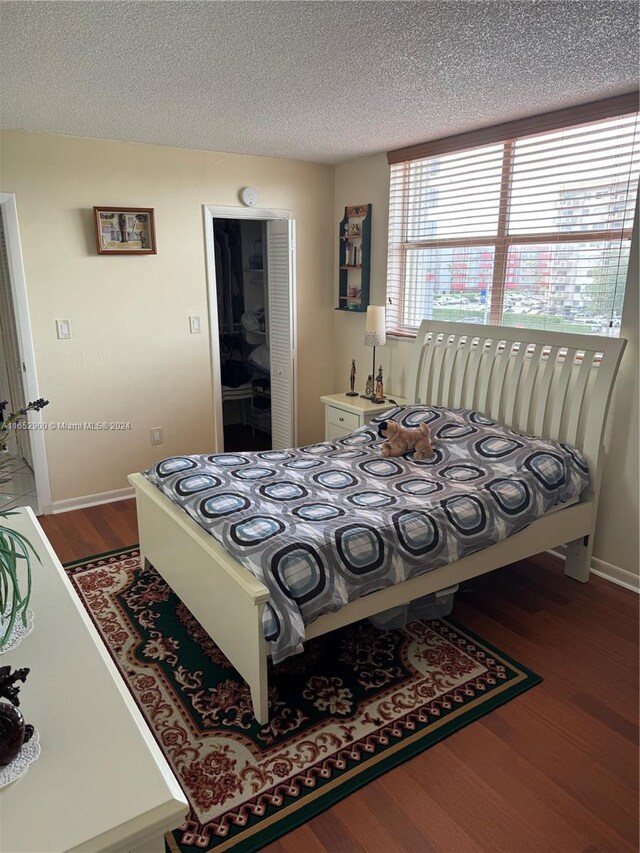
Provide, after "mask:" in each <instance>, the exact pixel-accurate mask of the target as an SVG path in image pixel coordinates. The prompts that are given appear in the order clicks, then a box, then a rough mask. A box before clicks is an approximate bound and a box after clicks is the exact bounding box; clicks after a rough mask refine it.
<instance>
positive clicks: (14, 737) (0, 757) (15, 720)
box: [0, 666, 34, 767]
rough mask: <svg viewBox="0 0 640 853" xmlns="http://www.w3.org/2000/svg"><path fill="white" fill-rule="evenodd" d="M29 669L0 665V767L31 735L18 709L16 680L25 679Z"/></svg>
mask: <svg viewBox="0 0 640 853" xmlns="http://www.w3.org/2000/svg"><path fill="white" fill-rule="evenodd" d="M27 675H29V670H28V669H27V668H26V667H23V668H22V669H16V670H14V671H13V672H11V667H10V666H0V700H1V699H6V700H7V701H6V702H2V701H0V767H5V766H6V765H7V764H10V763H11V762H12V761H13V760H14V758H15V757H16V756H17V755H18V753H19V752H20V750H21V749H22V746H23V744H25V743H28V742H29V741H30V740H31V738H32V737H33V732H34V728H33V726H31V725H28V724H25V721H24V717H23V716H22V714H21V713H20V711H19V710H18V706H19V705H20V699H19V698H18V693H19V692H20V688H19V687H18V686H17V684H16V682H17V681H22V682H23V683H24V682H25V681H26V680H27Z"/></svg>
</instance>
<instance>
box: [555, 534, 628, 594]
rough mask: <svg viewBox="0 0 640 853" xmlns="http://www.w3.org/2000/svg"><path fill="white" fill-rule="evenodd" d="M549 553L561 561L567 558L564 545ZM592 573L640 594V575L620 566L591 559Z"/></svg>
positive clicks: (595, 558)
mask: <svg viewBox="0 0 640 853" xmlns="http://www.w3.org/2000/svg"><path fill="white" fill-rule="evenodd" d="M549 553H550V554H553V556H554V557H558V558H559V559H561V560H564V559H565V557H566V549H565V546H564V545H559V546H558V547H557V548H554V549H552V550H551V551H549ZM591 571H592V572H593V574H594V575H598V577H599V578H604V579H605V580H606V581H611V583H615V584H617V585H618V586H623V587H624V588H625V589H630V590H631V591H632V592H635V593H638V594H640V575H635V574H634V573H633V572H630V571H628V570H627V569H622V568H620V566H614V565H613V563H607V562H606V560H599V559H598V558H597V557H592V558H591Z"/></svg>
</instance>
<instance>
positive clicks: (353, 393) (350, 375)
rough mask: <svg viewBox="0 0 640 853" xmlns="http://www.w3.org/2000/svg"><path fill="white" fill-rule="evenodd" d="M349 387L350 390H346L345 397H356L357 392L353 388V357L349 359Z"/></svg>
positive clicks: (354, 361) (354, 370) (354, 380)
mask: <svg viewBox="0 0 640 853" xmlns="http://www.w3.org/2000/svg"><path fill="white" fill-rule="evenodd" d="M349 387H350V390H349V391H347V393H346V395H345V396H346V397H357V396H358V392H357V391H355V390H354V389H355V387H356V360H355V358H352V359H351V372H350V374H349Z"/></svg>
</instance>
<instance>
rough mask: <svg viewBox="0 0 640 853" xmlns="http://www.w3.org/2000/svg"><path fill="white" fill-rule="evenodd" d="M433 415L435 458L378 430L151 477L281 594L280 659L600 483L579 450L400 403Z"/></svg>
mask: <svg viewBox="0 0 640 853" xmlns="http://www.w3.org/2000/svg"><path fill="white" fill-rule="evenodd" d="M385 417H386V418H387V419H389V418H393V419H394V420H397V421H399V422H400V423H401V424H402V425H403V426H407V427H415V426H416V425H417V424H419V423H420V422H421V421H427V422H428V423H429V425H430V427H431V437H432V441H433V445H434V450H435V455H434V456H433V457H432V458H431V459H428V460H423V461H421V462H418V461H415V460H413V459H412V454H409V455H408V456H407V457H401V458H397V459H384V458H382V457H381V456H380V445H381V444H382V439H380V438H379V437H378V431H377V423H376V422H372V424H370V425H369V426H365V427H361V428H360V429H358V430H356V431H355V432H353V433H351V434H350V435H348V436H345V437H344V438H342V439H340V440H338V441H335V442H333V443H329V442H323V443H321V444H313V445H309V446H307V447H301V448H298V449H293V450H273V451H264V452H261V453H226V454H214V455H201V456H175V457H171V458H169V459H164V460H163V461H162V462H159V463H158V464H157V465H155V466H153V467H152V468H150V469H149V470H148V471H146V472H145V476H146V477H147V478H148V479H149V480H150V481H151V482H153V483H155V484H156V485H157V486H158V488H160V489H161V490H162V492H163V493H164V494H165V495H167V496H168V497H169V498H170V499H171V500H172V501H173V502H174V503H176V504H178V505H179V506H180V507H182V508H183V509H184V510H185V511H186V512H187V513H188V514H189V515H190V516H191V517H192V518H194V519H195V520H196V521H197V522H198V524H200V525H201V526H202V527H203V528H204V529H205V530H207V531H209V532H210V533H211V534H212V535H213V536H215V538H216V539H217V540H218V541H219V542H221V543H222V545H223V546H224V547H225V548H226V549H227V550H228V551H230V552H231V553H232V554H233V556H234V557H235V558H236V559H237V560H239V562H241V563H242V564H243V565H244V566H246V567H247V568H248V569H249V570H250V571H251V572H252V573H253V574H254V575H255V576H256V577H257V578H259V579H260V580H261V581H262V582H263V583H264V584H265V585H266V586H267V587H268V588H269V590H270V592H271V601H270V603H269V604H268V605H267V607H266V608H265V618H264V632H265V637H266V638H267V640H268V642H269V649H270V652H271V655H272V658H273V660H274V662H276V663H277V662H278V661H281V660H283V659H284V658H286V657H288V656H289V655H291V654H293V653H294V652H295V651H297V650H299V648H298V647H299V645H300V644H301V643H302V641H303V640H304V637H305V625H306V624H309V623H310V622H312V621H313V620H314V619H316V618H317V617H318V616H320V615H321V614H323V613H328V612H331V611H335V610H338V609H340V608H341V607H343V606H344V605H345V604H346V603H347V602H349V601H352V600H354V599H356V598H359V597H360V596H363V595H367V594H368V593H370V592H374V591H376V590H379V589H382V588H384V587H387V586H390V585H391V584H395V583H400V582H401V581H405V580H408V579H409V578H411V577H414V576H415V575H419V574H422V573H423V572H428V571H431V570H432V569H436V568H438V567H439V566H443V565H445V564H447V563H451V562H453V561H454V560H458V559H460V558H461V557H464V556H466V555H467V554H471V553H472V552H474V551H478V550H480V549H481V548H485V547H487V546H488V545H492V544H494V543H496V542H499V541H501V540H503V539H506V538H507V537H508V536H511V535H512V534H514V533H516V532H518V531H519V530H522V528H524V527H526V526H527V525H528V524H530V523H531V522H532V521H534V520H535V519H536V518H539V517H540V516H541V515H543V514H544V513H545V512H547V511H549V510H550V509H552V508H553V507H554V505H556V504H559V503H566V502H567V501H569V500H571V499H573V498H576V497H577V496H579V495H580V493H581V492H582V491H583V490H584V489H585V487H586V486H587V485H588V483H589V473H588V469H587V464H586V462H585V460H584V458H583V457H582V456H581V454H580V453H579V452H578V451H577V450H575V449H574V448H572V447H570V446H568V445H564V444H559V443H558V442H555V441H550V440H542V439H537V438H532V437H530V436H523V435H521V434H519V433H516V432H514V431H512V430H510V429H507V428H506V427H503V426H500V425H498V424H496V423H494V422H493V421H490V420H488V419H486V418H485V417H483V416H482V415H481V414H479V413H477V412H473V411H468V410H462V409H458V410H450V409H443V408H434V407H428V406H408V407H398V408H395V409H393V410H391V411H389V412H387V413H386V415H383V416H382V417H381V418H380V420H382V419H383V418H385Z"/></svg>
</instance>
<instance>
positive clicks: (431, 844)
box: [40, 501, 638, 853]
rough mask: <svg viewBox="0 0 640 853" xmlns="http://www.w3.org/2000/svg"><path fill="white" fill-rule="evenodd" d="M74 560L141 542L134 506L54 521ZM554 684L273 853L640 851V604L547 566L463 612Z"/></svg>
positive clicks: (56, 539)
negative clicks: (639, 739) (639, 629)
mask: <svg viewBox="0 0 640 853" xmlns="http://www.w3.org/2000/svg"><path fill="white" fill-rule="evenodd" d="M40 521H41V523H42V526H43V527H44V530H45V532H46V534H47V536H48V537H49V539H50V540H51V542H52V544H53V547H54V548H55V550H56V551H57V553H58V555H59V557H60V559H61V560H62V561H63V562H65V561H69V560H73V559H76V558H80V557H85V556H90V555H91V554H96V553H99V552H102V551H109V550H111V549H114V548H118V547H120V546H127V545H132V544H134V543H136V542H137V537H136V522H135V509H134V504H133V501H121V502H118V503H112V504H106V505H104V506H100V507H94V508H91V509H87V510H78V511H76V512H69V513H65V514H63V515H54V516H47V517H45V518H41V519H40ZM453 615H454V616H455V617H456V618H457V619H459V620H460V621H461V622H462V623H463V624H465V625H466V626H467V627H468V628H470V629H472V630H473V631H476V632H477V633H478V634H480V635H481V636H482V637H484V638H485V639H486V640H488V641H489V642H491V643H494V644H495V645H497V646H498V647H500V648H501V649H502V650H503V651H505V652H507V653H508V654H511V655H512V656H513V657H515V658H516V659H517V660H519V661H520V662H522V663H524V664H525V665H527V666H529V667H530V668H531V669H533V670H535V671H536V672H538V673H539V674H540V675H542V676H543V677H544V679H545V680H544V683H543V684H541V685H540V686H538V687H535V688H534V689H533V690H530V691H529V692H528V693H525V694H524V695H522V696H519V697H518V698H516V699H514V700H513V701H512V702H509V703H508V704H507V705H505V706H503V707H502V708H499V709H498V710H496V711H493V712H492V713H490V714H489V715H488V716H486V717H484V718H483V719H481V720H479V721H477V722H475V723H472V724H471V725H469V726H468V727H467V728H465V729H463V730H462V731H460V732H458V733H457V734H455V735H453V736H452V737H450V738H448V739H447V740H446V741H444V742H443V743H440V744H438V745H437V746H434V747H433V748H432V749H430V750H427V751H426V752H424V753H422V755H419V756H417V757H416V758H413V759H412V760H410V761H407V762H406V763H405V764H403V765H402V766H400V767H398V768H396V769H395V770H392V771H391V772H389V773H387V774H386V775H384V776H382V777H380V778H379V779H377V780H375V781H374V782H371V783H370V784H369V785H367V786H365V787H364V788H362V789H361V790H360V791H357V792H356V793H354V794H352V795H351V796H350V797H348V798H347V799H345V800H343V801H342V802H340V803H338V804H337V805H335V806H333V807H332V808H330V809H329V810H328V811H326V812H324V813H323V814H321V815H319V816H318V817H316V818H314V819H313V820H312V821H310V822H309V823H307V824H305V825H304V826H302V827H300V828H299V829H297V830H295V831H293V832H292V833H290V834H289V835H287V836H285V837H284V838H282V839H280V840H279V841H277V842H275V843H273V844H271V845H269V846H268V847H267V848H265V851H268V853H325V852H328V853H352V852H353V853H356V851H358V853H361V851H366V853H396V851H398V853H399V851H410V853H422V852H423V851H424V853H428V851H452V853H467V851H477V850H482V851H513V852H514V853H516V852H517V853H520V851H536V852H537V853H547V852H548V853H551V851H554V852H555V851H558V853H570V851H585V853H587V851H588V853H598V851H602V853H605V851H631V850H637V849H638V598H637V596H636V595H635V594H634V593H632V592H628V591H627V590H624V589H621V588H620V587H617V586H614V585H613V584H610V583H608V582H606V581H603V580H601V579H600V578H597V577H593V578H592V579H591V581H590V582H589V583H588V584H586V585H582V584H579V583H577V582H575V581H571V580H569V579H566V578H565V577H564V575H563V574H562V570H561V567H560V565H559V563H558V562H557V561H556V560H554V559H553V558H551V557H547V556H541V557H539V558H537V560H536V561H535V563H534V562H529V563H527V564H524V563H522V564H517V565H515V566H511V567H509V568H507V569H502V570H500V571H498V572H494V573H493V574H492V575H488V576H486V577H485V578H484V579H478V580H477V581H475V582H474V588H473V589H470V590H467V591H464V592H461V593H458V595H457V597H456V605H455V609H454V614H453Z"/></svg>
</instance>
